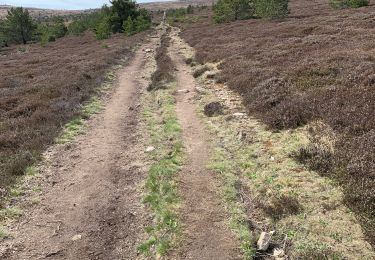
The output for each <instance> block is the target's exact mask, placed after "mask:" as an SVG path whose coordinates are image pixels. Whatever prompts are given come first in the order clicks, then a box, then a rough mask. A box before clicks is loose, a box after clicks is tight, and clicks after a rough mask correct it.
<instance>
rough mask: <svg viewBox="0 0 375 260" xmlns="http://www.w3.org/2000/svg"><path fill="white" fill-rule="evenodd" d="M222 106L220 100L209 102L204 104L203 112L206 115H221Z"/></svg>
mask: <svg viewBox="0 0 375 260" xmlns="http://www.w3.org/2000/svg"><path fill="white" fill-rule="evenodd" d="M223 110H224V107H223V105H222V104H221V103H220V102H211V103H209V104H207V105H205V106H204V114H205V115H206V116H208V117H212V116H216V115H222V114H224V112H223Z"/></svg>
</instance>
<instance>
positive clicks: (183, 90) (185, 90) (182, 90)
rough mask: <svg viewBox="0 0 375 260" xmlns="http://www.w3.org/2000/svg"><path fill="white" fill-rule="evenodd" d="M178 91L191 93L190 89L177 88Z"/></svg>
mask: <svg viewBox="0 0 375 260" xmlns="http://www.w3.org/2000/svg"><path fill="white" fill-rule="evenodd" d="M177 92H178V93H189V92H190V90H188V89H180V90H177Z"/></svg>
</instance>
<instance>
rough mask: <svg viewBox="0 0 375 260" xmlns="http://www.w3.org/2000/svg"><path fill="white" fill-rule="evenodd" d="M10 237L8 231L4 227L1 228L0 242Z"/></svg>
mask: <svg viewBox="0 0 375 260" xmlns="http://www.w3.org/2000/svg"><path fill="white" fill-rule="evenodd" d="M8 237H10V235H9V233H8V231H6V230H5V229H4V228H3V227H0V240H3V239H5V238H8Z"/></svg>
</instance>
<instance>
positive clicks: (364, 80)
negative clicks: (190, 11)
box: [181, 0, 375, 244]
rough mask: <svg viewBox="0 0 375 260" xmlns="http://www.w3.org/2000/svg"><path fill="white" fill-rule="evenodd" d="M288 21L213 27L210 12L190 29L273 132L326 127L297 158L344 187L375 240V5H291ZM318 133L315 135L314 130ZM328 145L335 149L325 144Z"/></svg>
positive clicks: (190, 38) (305, 1) (194, 41)
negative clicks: (341, 7) (339, 7)
mask: <svg viewBox="0 0 375 260" xmlns="http://www.w3.org/2000/svg"><path fill="white" fill-rule="evenodd" d="M290 8H291V14H290V15H289V17H288V18H286V19H282V20H274V21H265V20H248V21H237V22H233V23H229V24H221V25H214V24H212V21H211V19H210V17H211V15H212V14H211V13H205V14H201V15H200V16H201V17H200V19H198V22H196V23H193V24H183V25H181V27H182V28H183V32H182V34H181V35H182V37H183V38H185V40H186V41H187V42H188V43H189V44H190V45H192V46H193V47H194V48H195V49H196V51H197V53H196V60H197V61H198V62H200V63H202V64H203V63H206V62H221V65H220V66H219V68H220V69H221V72H220V73H219V74H218V75H217V77H216V80H217V81H218V82H226V83H227V84H228V85H229V86H230V87H231V88H232V89H234V90H236V91H238V92H239V93H240V94H241V96H242V97H243V100H244V103H245V104H246V106H247V108H248V110H249V112H250V113H252V114H255V115H257V117H258V118H260V119H261V120H262V121H263V122H265V123H266V124H267V125H268V126H269V127H270V128H272V129H285V128H297V127H299V126H303V125H305V124H307V123H310V122H320V124H323V125H326V128H327V129H329V130H331V131H332V132H333V136H334V138H333V140H329V142H324V141H321V140H325V139H327V138H328V137H329V136H332V134H328V137H327V136H324V134H325V133H328V132H331V131H328V130H327V131H319V132H317V131H316V130H317V129H318V130H319V129H321V128H319V127H312V130H313V132H312V141H313V142H312V143H311V145H310V146H309V147H306V148H304V149H301V151H300V152H299V153H298V154H297V157H298V158H299V159H300V160H301V161H304V162H306V163H307V164H308V165H309V166H310V167H312V168H314V169H316V170H320V172H321V173H322V174H325V175H328V176H330V177H334V178H335V179H336V180H338V181H339V182H340V183H341V184H342V185H343V187H344V191H345V201H346V202H347V203H348V205H350V206H351V208H352V209H353V210H354V211H355V212H357V213H358V218H359V219H360V220H361V221H362V223H363V226H364V227H365V229H366V230H367V234H368V237H369V239H370V240H371V241H372V243H373V244H374V242H375V218H374V216H375V159H374V158H375V145H374V144H375V120H374V118H375V19H374V13H375V5H374V1H371V3H370V6H369V7H365V8H360V9H350V10H333V9H331V8H330V7H329V5H328V1H324V0H314V1H310V0H291V3H290ZM314 130H315V131H314ZM325 144H328V147H327V145H326V146H325Z"/></svg>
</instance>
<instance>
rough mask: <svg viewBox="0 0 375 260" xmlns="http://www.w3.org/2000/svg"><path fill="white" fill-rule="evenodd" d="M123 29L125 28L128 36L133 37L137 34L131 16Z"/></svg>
mask: <svg viewBox="0 0 375 260" xmlns="http://www.w3.org/2000/svg"><path fill="white" fill-rule="evenodd" d="M122 27H123V30H124V32H125V33H126V34H127V35H128V36H130V35H133V34H135V32H136V28H135V25H134V23H133V20H132V18H131V17H130V16H129V17H128V19H127V20H126V21H125V22H124V24H123V26H122Z"/></svg>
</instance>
